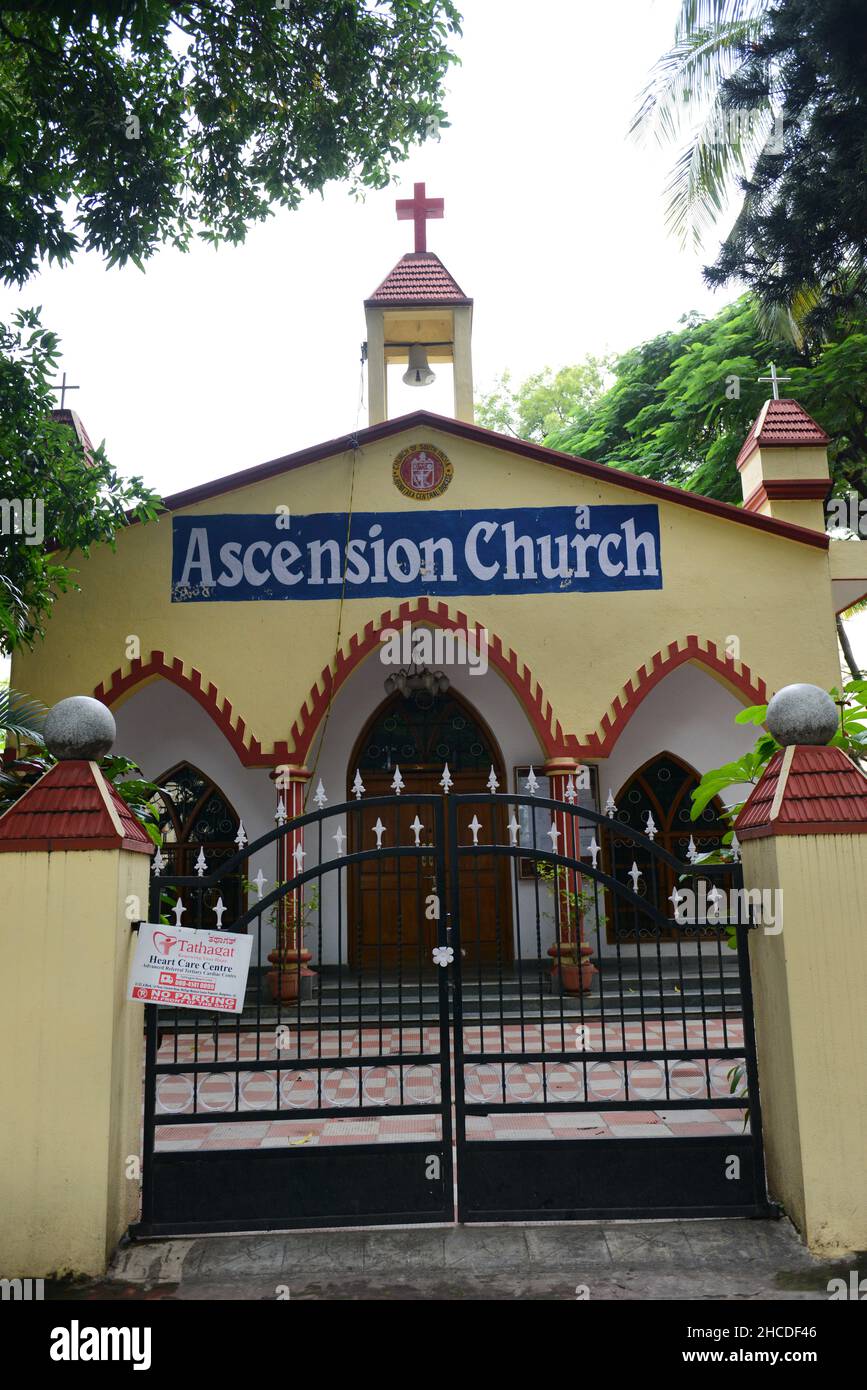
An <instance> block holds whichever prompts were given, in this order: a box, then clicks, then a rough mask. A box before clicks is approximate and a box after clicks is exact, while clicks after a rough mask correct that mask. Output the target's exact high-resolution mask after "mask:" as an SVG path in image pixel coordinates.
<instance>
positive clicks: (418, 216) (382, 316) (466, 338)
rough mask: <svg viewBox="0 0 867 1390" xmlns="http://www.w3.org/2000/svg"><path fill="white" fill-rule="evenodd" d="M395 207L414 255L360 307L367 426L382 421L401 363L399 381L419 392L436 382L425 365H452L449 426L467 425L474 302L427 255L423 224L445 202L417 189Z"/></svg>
mask: <svg viewBox="0 0 867 1390" xmlns="http://www.w3.org/2000/svg"><path fill="white" fill-rule="evenodd" d="M395 206H396V208H397V219H398V221H399V222H404V221H412V222H413V223H414V225H415V247H414V249H413V251H412V252H410V253H408V254H407V255H406V256H402V257H401V259H400V260H399V261H398V263H397V265H396V266H395V267H394V269H393V270H392V271H391V272H390V273H389V274H388V275H386V277H385V279H384V280H383V282H382V284H381V285H380V286H379V287H378V288H377V289H376V290H374V292H373V294H372V295H371V296H370V298H369V299H366V300H365V301H364V312H365V317H366V319H367V388H368V403H369V405H368V408H369V421H370V424H371V425H378V424H381V423H382V422H383V421H384V420H387V419H388V364H389V363H390V362H401V363H403V362H406V363H407V370H406V372H405V374H404V378H403V379H404V381H405V382H406V383H407V385H408V386H418V387H419V388H421V387H424V386H428V385H430V383H431V382H432V381H433V380H434V379H435V373H434V371H433V368H432V365H431V364H436V363H439V362H451V363H452V369H453V377H454V414H455V418H456V419H457V420H467V421H469V422H470V424H472V420H473V359H472V331H473V301H472V300H471V299H468V298H467V296H466V295H465V294H464V292H463V290H462V289H461V287H460V285H459V284H458V283H457V281H455V280H454V279H453V278H452V276H451V275H450V274H449V272H448V271H447V270H446V268H445V266H444V265H443V263H442V261H441V260H440V258H439V256H436V255H434V253H433V251H428V249H427V223H428V219H429V218H440V217H442V216H443V211H444V201H443V199H442V198H428V197H426V195H425V187H424V184H423V183H417V184H415V186H414V191H413V196H412V198H398V200H397V202H396V204H395Z"/></svg>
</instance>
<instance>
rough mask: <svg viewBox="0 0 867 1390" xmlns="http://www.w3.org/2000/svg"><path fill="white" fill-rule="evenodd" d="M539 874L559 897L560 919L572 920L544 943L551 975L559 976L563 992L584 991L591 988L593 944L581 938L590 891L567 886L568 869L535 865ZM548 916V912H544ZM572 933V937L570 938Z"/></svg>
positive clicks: (549, 914)
mask: <svg viewBox="0 0 867 1390" xmlns="http://www.w3.org/2000/svg"><path fill="white" fill-rule="evenodd" d="M537 872H538V874H539V877H540V878H541V879H543V880H544V881H546V882H547V883H549V884H550V886H551V890H552V892H555V893H557V895H558V897H559V900H560V920H561V922H562V921H564V920H565V921H566V922H569V923H575V927H574V928H573V930H572V931H569V930H568V929H567V933H566V934H565V935H564V936H563V937H562V939H561V940H560V941H559V942H556V941H555V942H554V944H553V945H552V946H549V947H548V955H549V956H550V957H551V978H552V980H556V979H558V977H559V983H560V989H561V990H562V991H563V993H564V994H588V993H589V992H590V990H591V989H592V988H593V977H594V975H595V974H596V966H595V965H594V964H593V959H592V957H593V947H592V946H591V945H590V943H589V941H584V940H583V930H584V912H585V909H586V908H587V906H588V905H589V903H590V895H588V894H585V893H584V892H583V891H582V890H580V889H578V890H577V891H576V889H575V888H574V887H570V886H569V878H568V874H569V872H570V871H569V870H566V869H564V868H562V866H559V865H558V866H556V867H555V866H554V865H553V864H542V863H540V864H539V865H538V866H537ZM545 916H546V917H548V918H549V919H550V917H551V913H545ZM573 935H574V939H573Z"/></svg>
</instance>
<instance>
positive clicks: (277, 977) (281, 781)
mask: <svg viewBox="0 0 867 1390" xmlns="http://www.w3.org/2000/svg"><path fill="white" fill-rule="evenodd" d="M273 776H274V781H275V784H276V787H277V795H278V797H279V798H280V800H281V801H282V804H283V807H284V808H285V811H286V824H287V833H286V834H285V835H283V836H282V837H281V838H280V840H279V841H278V842H277V878H278V881H279V882H280V883H286V882H287V881H288V880H289V879H292V878H294V877H295V876H296V874H298V873H299V872H303V870H304V867H305V864H304V827H303V826H298V827H295V826H294V824H293V822H295V821H296V820H298V819H299V818H300V817H301V816H303V814H304V791H305V788H306V786H307V783H308V781H309V780H310V770H309V768H306V767H302V766H300V765H298V764H295V763H286V764H283V765H281V766H280V767H278V768H277V769H276V771H275V772H274V774H273ZM278 805H279V803H278ZM281 820H282V816H281ZM299 865H300V867H299ZM268 959H269V961H271V963H272V965H273V966H274V967H275V968H274V969H273V970H271V971H269V973H268V983H269V985H270V987H271V993H272V995H273V997H274V998H275V999H277V998H280V999H282V1000H284V1001H286V1000H293V999H297V998H298V994H299V989H300V985H301V981H302V980H303V978H304V977H305V976H311V975H313V974H315V972H314V971H312V970H310V969H308V962H309V961H310V959H311V952H310V951H308V950H307V948H306V947H305V945H304V890H303V888H294V889H293V890H292V891H291V893H287V894H286V896H285V897H284V898H281V899H280V903H279V906H278V910H277V946H276V949H275V950H273V951H271V952H269V955H268Z"/></svg>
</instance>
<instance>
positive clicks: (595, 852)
mask: <svg viewBox="0 0 867 1390" xmlns="http://www.w3.org/2000/svg"><path fill="white" fill-rule="evenodd" d="M587 848H588V849H589V850H590V858H591V859H592V860H593V867H594V869H595V868H596V860H597V859H598V858H599V846H598V845H597V843H596V836H595V835H594V836H593V839H592V840H591V841H590V844H589V845H588V846H587Z"/></svg>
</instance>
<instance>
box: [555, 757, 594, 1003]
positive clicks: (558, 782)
mask: <svg viewBox="0 0 867 1390" xmlns="http://www.w3.org/2000/svg"><path fill="white" fill-rule="evenodd" d="M543 770H544V773H545V776H546V777H547V778H548V779H549V783H550V787H551V799H552V800H554V801H562V802H563V810H562V811H555V812H554V816H553V819H554V824H555V826H556V828H557V830H558V831H559V832H560V835H559V838H558V840H557V853H558V854H562V855H564V856H565V857H566V858H569V859H576V860H577V859H579V858H580V856H581V840H580V833H579V828H578V827H579V821H578V817H577V816H576V815H573V814H572V813H571V811H570V810H569V807H570V806H577V804H578V792H577V790H576V784H577V782H578V780H579V778H580V773H581V764H580V763H579V762H576V760H575V759H574V758H569V757H562V758H550V759H549V760H548V762H546V764H545V766H544V769H543ZM581 890H582V879H581V874H580V871H579V870H577V869H572V868H564V867H562V866H558V873H557V892H558V894H559V920H560V944H559V946H558V945H557V943H556V942H555V943H554V945H553V946H551V947H549V949H548V954H549V956H550V957H551V974H552V975H554V976H556V975H558V974H559V975H560V978H561V984H562V987H563V989H564V990H565V991H566V993H567V994H580V993H582V992H583V991H584V990H588V989H589V988H590V984H591V981H592V977H593V973H594V967H593V966H592V965H591V964H590V961H589V957H590V955H591V954H592V950H593V948H592V946H590V945H589V943H587V942H585V940H584V913H583V910H582V908H581Z"/></svg>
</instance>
